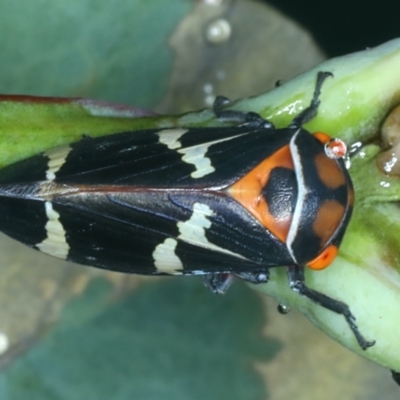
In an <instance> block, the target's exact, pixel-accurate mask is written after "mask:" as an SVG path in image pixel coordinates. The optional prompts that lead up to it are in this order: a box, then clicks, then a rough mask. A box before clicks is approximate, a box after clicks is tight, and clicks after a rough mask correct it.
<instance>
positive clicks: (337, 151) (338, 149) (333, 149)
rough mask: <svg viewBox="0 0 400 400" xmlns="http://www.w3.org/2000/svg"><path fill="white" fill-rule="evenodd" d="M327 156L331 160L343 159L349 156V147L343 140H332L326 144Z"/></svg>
mask: <svg viewBox="0 0 400 400" xmlns="http://www.w3.org/2000/svg"><path fill="white" fill-rule="evenodd" d="M325 154H326V155H327V156H328V157H329V158H333V159H337V158H342V157H344V156H345V155H346V154H347V146H346V143H345V142H343V140H340V139H332V140H330V141H329V142H327V143H326V144H325Z"/></svg>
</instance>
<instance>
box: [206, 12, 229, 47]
mask: <svg viewBox="0 0 400 400" xmlns="http://www.w3.org/2000/svg"><path fill="white" fill-rule="evenodd" d="M231 33H232V28H231V25H230V24H229V22H228V21H227V20H225V19H222V18H221V19H216V20H214V21H212V22H210V24H209V25H208V27H207V30H206V39H207V41H208V42H210V43H213V44H221V43H224V42H226V41H227V40H228V39H229V38H230V36H231Z"/></svg>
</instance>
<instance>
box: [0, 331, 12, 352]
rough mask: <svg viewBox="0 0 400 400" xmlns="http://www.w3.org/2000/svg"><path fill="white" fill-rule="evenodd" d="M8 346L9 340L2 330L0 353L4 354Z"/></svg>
mask: <svg viewBox="0 0 400 400" xmlns="http://www.w3.org/2000/svg"><path fill="white" fill-rule="evenodd" d="M9 347H10V340H9V339H8V336H7V335H6V334H5V333H4V332H0V354H4V353H5V352H6V351H7V350H8V348H9Z"/></svg>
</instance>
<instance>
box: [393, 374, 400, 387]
mask: <svg viewBox="0 0 400 400" xmlns="http://www.w3.org/2000/svg"><path fill="white" fill-rule="evenodd" d="M391 372H392V377H393V380H394V381H395V382H396V383H397V384H398V385H399V386H400V372H396V371H393V370H392V371H391Z"/></svg>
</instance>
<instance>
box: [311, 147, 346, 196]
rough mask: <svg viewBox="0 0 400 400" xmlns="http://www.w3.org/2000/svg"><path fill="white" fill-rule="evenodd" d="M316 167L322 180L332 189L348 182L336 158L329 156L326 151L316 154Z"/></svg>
mask: <svg viewBox="0 0 400 400" xmlns="http://www.w3.org/2000/svg"><path fill="white" fill-rule="evenodd" d="M314 163H315V167H316V169H317V172H318V176H319V177H320V179H321V181H322V182H323V183H324V185H325V186H327V187H328V188H330V189H336V188H338V187H339V186H342V185H345V184H346V178H345V176H344V173H343V171H342V170H341V168H340V166H339V164H338V163H337V161H336V160H332V159H331V158H328V157H327V156H326V155H325V153H320V154H318V155H317V156H315V159H314Z"/></svg>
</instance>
